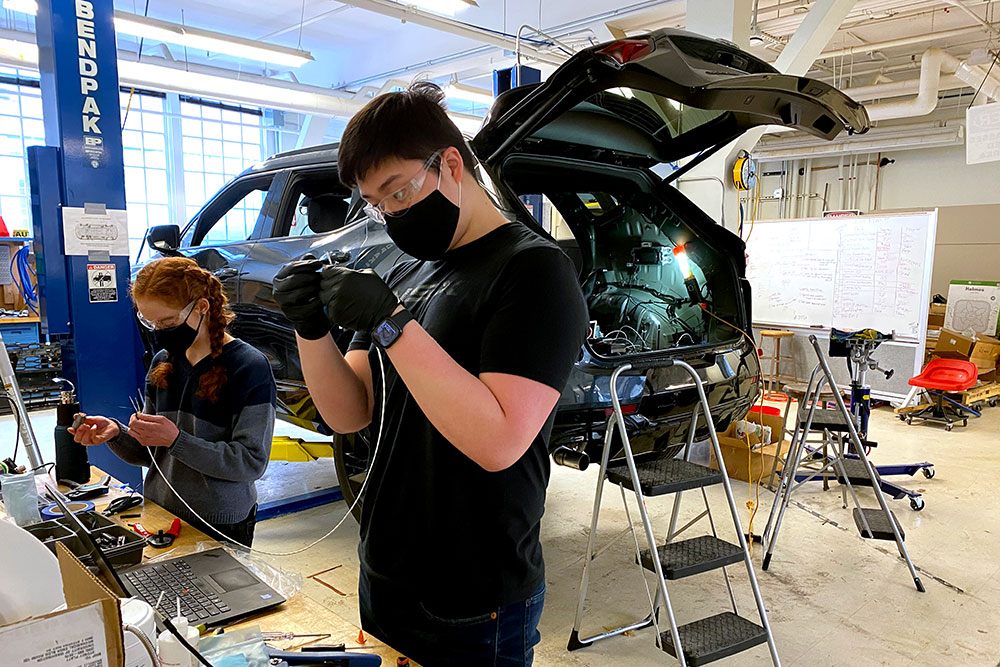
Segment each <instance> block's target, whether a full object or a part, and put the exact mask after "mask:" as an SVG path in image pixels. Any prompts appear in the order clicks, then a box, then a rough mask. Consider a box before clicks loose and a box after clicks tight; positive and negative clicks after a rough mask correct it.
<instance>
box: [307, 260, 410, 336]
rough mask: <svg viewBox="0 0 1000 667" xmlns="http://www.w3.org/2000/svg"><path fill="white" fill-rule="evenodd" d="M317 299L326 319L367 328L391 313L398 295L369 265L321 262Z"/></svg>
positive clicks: (357, 329)
mask: <svg viewBox="0 0 1000 667" xmlns="http://www.w3.org/2000/svg"><path fill="white" fill-rule="evenodd" d="M320 299H322V301H323V304H324V305H326V313H327V316H328V317H329V318H330V322H331V323H332V324H334V325H336V326H339V327H343V328H345V329H350V330H351V331H364V332H366V333H367V332H370V331H373V330H374V329H375V327H377V326H378V325H379V324H381V323H382V320H384V319H385V318H387V317H389V316H390V315H392V311H394V310H396V306H398V305H399V299H398V298H396V295H395V294H393V293H392V290H391V289H389V286H388V285H386V284H385V281H384V280H382V279H381V278H380V277H379V276H378V274H376V273H375V272H374V271H372V270H371V269H365V270H364V271H354V270H352V269H346V268H344V267H342V266H329V265H327V266H324V267H323V272H322V279H321V281H320Z"/></svg>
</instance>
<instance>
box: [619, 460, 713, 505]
mask: <svg viewBox="0 0 1000 667" xmlns="http://www.w3.org/2000/svg"><path fill="white" fill-rule="evenodd" d="M635 467H636V472H638V473H639V486H640V487H641V489H642V493H643V494H644V495H646V496H662V495H664V494H667V493H676V492H678V491H687V490H689V489H697V488H700V487H703V486H711V485H712V484H721V483H722V473H721V472H719V471H718V470H713V469H712V468H708V467H705V466H702V465H698V464H697V463H689V462H687V461H682V460H680V459H657V460H654V461H642V462H639V463H636V465H635ZM607 477H608V481H610V482H611V483H612V484H618V485H619V486H624V487H625V488H626V489H631V490H633V491H634V490H635V489H634V488H633V487H632V476H631V475H630V474H629V471H628V465H627V464H626V463H625V461H621V462H620V463H615V464H612V465H609V466H608V472H607Z"/></svg>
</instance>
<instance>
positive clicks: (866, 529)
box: [763, 336, 924, 593]
mask: <svg viewBox="0 0 1000 667" xmlns="http://www.w3.org/2000/svg"><path fill="white" fill-rule="evenodd" d="M809 342H810V343H811V344H812V346H813V349H814V350H815V351H816V356H817V357H818V358H819V365H818V366H817V367H816V369H814V370H813V373H812V377H811V378H810V379H809V393H808V394H807V395H808V396H811V397H817V400H813V401H812V402H811V404H810V406H809V408H808V410H807V411H806V414H805V419H804V424H803V425H802V427H801V428H799V427H796V432H795V436H793V439H792V445H791V448H790V449H789V452H788V459H787V460H788V465H786V466H785V468H784V471H783V472H782V475H781V483H780V484H779V486H778V493H777V495H776V496H775V500H774V504H773V505H772V506H771V514H770V516H769V517H768V520H767V526H766V527H765V528H764V533H763V540H764V544H765V548H766V551H765V554H764V563H763V569H765V570H766V569H767V568H768V566H769V565H770V563H771V556H772V555H773V553H774V545H775V543H776V542H777V539H778V531H779V530H780V529H781V521H782V519H783V518H784V516H785V510H786V509H787V508H788V503H789V500H790V499H791V494H792V491H794V490H795V489H797V488H798V487H799V486H801V485H802V484H805V483H806V482H808V481H809V480H811V479H813V478H815V477H817V476H819V475H821V474H825V473H826V472H827V471H828V470H830V469H832V470H833V471H834V474H835V475H836V477H837V481H839V482H840V483H841V484H843V485H844V507H845V508H846V507H847V495H848V493H849V494H850V496H851V499H852V500H853V501H854V506H855V507H854V511H853V515H854V523H855V525H857V527H858V531H859V532H860V533H861V536H862V537H864V538H867V539H878V540H893V541H895V542H896V547H897V548H898V549H899V555H900V556H901V557H902V558H903V560H904V561H906V566H907V567H908V568H909V570H910V575H911V576H912V577H913V583H914V585H916V587H917V590H918V591H920V592H921V593H923V592H924V585H923V584H922V583H921V581H920V577H918V576H917V571H916V568H915V567H914V566H913V561H911V560H910V555H909V553H908V552H907V550H906V545H905V544H903V540H904V538H905V535H904V534H903V530H902V528H900V527H899V522H898V521H897V520H896V516H895V515H894V514H893V513H892V510H890V509H889V505H888V503H887V502H886V499H885V495H884V490H883V488H882V484H883V483H882V482H881V480H880V479H879V476H878V472H877V471H876V470H875V466H873V465H872V463H871V461H869V460H868V455H867V454H866V453H865V443H864V441H863V440H862V439H861V436H860V434H859V430H858V429H859V427H858V421H856V420H857V416H856V415H854V414H852V413H851V412H850V410H848V409H847V406H846V405H845V404H844V399H843V397H842V396H841V395H840V389H839V387H837V383H836V381H835V380H834V379H833V372H832V371H831V370H830V364H829V363H827V360H826V357H825V356H824V355H823V351H822V350H821V349H820V347H819V342H818V341H817V340H816V336H809ZM820 370H821V371H822V374H820V373H818V371H820ZM824 382H825V383H827V384H829V385H830V387H831V388H832V389H833V390H834V391H833V395H834V400H835V401H836V404H837V408H836V410H824V409H823V408H821V407H819V401H818V396H819V393H820V391H821V390H822V387H823V383H824ZM819 423H822V425H823V428H824V429H826V430H830V429H833V428H837V429H843V430H844V431H846V434H847V447H846V448H845V445H844V440H843V439H842V438H831V439H829V443H830V445H831V446H832V447H833V449H834V455H833V456H832V457H823V459H822V461H821V464H822V467H821V468H819V469H818V470H814V471H812V472H811V473H808V474H806V475H805V479H803V480H802V481H798V480H799V478H800V475H799V473H800V471H801V468H800V466H801V464H802V459H803V456H804V454H805V453H806V452H807V450H808V448H807V447H806V438H807V436H808V434H809V432H810V430H812V429H813V428H815V427H816V425H817V424H819ZM847 449H850V454H851V455H853V456H849V454H848V452H847V451H846V450H847ZM855 456H856V458H854V457H855ZM849 467H850V470H849ZM855 468H856V469H855ZM862 476H863V477H864V481H865V482H866V486H871V487H872V489H873V490H875V498H876V499H877V500H878V504H879V506H878V508H877V509H876V508H865V507H862V506H861V501H860V500H859V499H858V495H857V493H856V492H855V490H854V486H855V485H856V484H858V483H859V479H860V478H861V477H862ZM796 482H798V483H796ZM772 526H773V530H772Z"/></svg>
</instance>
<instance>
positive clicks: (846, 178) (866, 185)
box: [716, 145, 1000, 220]
mask: <svg viewBox="0 0 1000 667" xmlns="http://www.w3.org/2000/svg"><path fill="white" fill-rule="evenodd" d="M883 157H888V158H891V159H894V160H895V163H894V164H889V165H887V166H886V167H884V168H882V169H880V170H878V171H879V182H878V204H877V207H876V206H874V204H875V202H874V197H875V172H876V168H875V163H876V162H877V159H878V154H877V153H872V154H864V155H859V156H857V162H858V166H857V169H856V170H855V172H854V177H853V179H852V178H851V177H850V169H849V163H850V157H847V156H845V158H844V159H843V164H844V167H843V170H841V168H840V164H841V159H840V158H825V159H822V160H813V161H812V178H811V183H810V186H809V192H810V193H812V194H817V195H819V197H816V198H812V199H810V200H809V202H810V203H809V206H808V209H809V210H808V212H807V211H806V210H805V207H804V206H803V209H802V211H801V213H800V214H799V215H795V214H794V213H793V214H790V215H787V216H782V215H781V208H780V203H779V202H773V201H767V200H766V198H767V197H768V196H771V195H772V194H773V192H774V190H775V188H778V187H780V186H782V185H783V184H784V185H785V186H786V190H788V191H791V192H800V191H802V189H803V188H804V184H805V177H804V176H798V168H804V167H805V165H806V162H805V161H804V160H799V161H796V162H795V163H794V164H793V163H791V162H785V163H781V162H768V163H765V164H763V165H762V166H761V171H762V172H764V173H769V172H778V171H786V172H790V174H791V175H790V176H788V175H786V177H785V178H784V179H782V177H780V176H765V177H764V178H763V179H762V181H761V182H762V201H761V202H760V206H759V209H758V219H761V220H767V219H775V218H778V217H808V216H816V215H820V214H821V213H822V210H823V206H822V201H821V198H822V196H823V194H824V192H825V191H826V192H828V193H829V195H828V201H827V207H828V208H830V209H839V208H841V207H842V206H841V205H842V203H843V204H844V206H843V207H844V208H860V209H861V210H862V211H865V212H870V211H872V210H876V208H877V210H886V209H927V208H935V207H942V206H966V205H970V204H1000V187H998V184H1000V162H990V163H987V164H979V165H967V164H965V146H964V145H963V146H946V147H942V148H929V149H925V150H911V151H901V152H898V153H883ZM866 163H867V166H866ZM795 179H798V180H799V187H798V190H796V188H795V183H794V180H795ZM827 184H829V186H830V187H829V190H828V191H827V190H825V186H826V185H827ZM851 184H853V186H854V190H853V192H851V191H846V192H848V193H849V196H846V197H844V198H843V199H842V193H844V192H845V188H848V187H850V186H851ZM716 187H718V186H716ZM786 194H787V193H786ZM803 194H808V193H804V192H803ZM788 206H793V204H789V205H788ZM788 210H789V211H794V208H789V209H788Z"/></svg>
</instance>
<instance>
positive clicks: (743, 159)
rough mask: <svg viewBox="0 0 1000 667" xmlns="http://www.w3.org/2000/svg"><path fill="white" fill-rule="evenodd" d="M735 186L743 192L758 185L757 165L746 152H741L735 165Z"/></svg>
mask: <svg viewBox="0 0 1000 667" xmlns="http://www.w3.org/2000/svg"><path fill="white" fill-rule="evenodd" d="M733 185H734V186H735V187H736V189H737V190H739V191H741V192H746V191H747V190H752V189H753V188H754V186H755V185H757V163H756V162H755V161H754V159H753V158H752V157H751V156H750V154H749V153H747V152H746V151H743V150H741V151H740V152H739V154H738V155H737V157H736V161H735V162H734V163H733Z"/></svg>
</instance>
